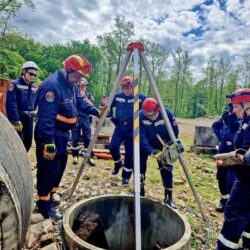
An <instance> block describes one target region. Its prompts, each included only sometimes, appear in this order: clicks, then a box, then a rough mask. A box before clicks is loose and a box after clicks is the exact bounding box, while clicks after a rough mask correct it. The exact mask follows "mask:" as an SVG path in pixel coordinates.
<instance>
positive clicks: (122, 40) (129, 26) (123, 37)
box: [97, 16, 134, 95]
mask: <svg viewBox="0 0 250 250" xmlns="http://www.w3.org/2000/svg"><path fill="white" fill-rule="evenodd" d="M114 20H115V24H114V29H113V31H112V32H109V33H104V34H103V35H99V36H97V40H98V45H99V47H100V49H101V52H102V54H103V58H104V62H103V66H104V67H105V69H104V72H105V73H106V78H105V79H104V82H103V84H104V86H106V88H105V90H106V95H108V94H109V93H110V90H111V88H112V83H113V81H114V78H115V77H116V75H117V74H118V72H119V70H120V66H121V63H122V61H123V59H124V55H125V51H126V48H127V45H128V44H129V42H130V39H131V37H132V36H133V34H134V25H133V23H131V22H129V21H126V19H125V18H124V17H123V16H117V17H116V18H115V19H114Z"/></svg>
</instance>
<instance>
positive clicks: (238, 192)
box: [217, 88, 250, 250]
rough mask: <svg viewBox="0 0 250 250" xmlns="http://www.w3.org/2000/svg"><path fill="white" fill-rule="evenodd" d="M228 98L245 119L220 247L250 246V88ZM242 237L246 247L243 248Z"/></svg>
mask: <svg viewBox="0 0 250 250" xmlns="http://www.w3.org/2000/svg"><path fill="white" fill-rule="evenodd" d="M227 97H228V98H229V102H230V103H232V105H233V112H234V113H235V114H236V116H237V117H238V118H239V119H243V121H242V122H241V125H240V128H239V130H238V132H237V134H236V137H235V140H234V147H235V149H236V150H238V149H240V150H238V153H236V154H234V156H233V157H234V159H236V160H237V163H236V165H235V166H234V167H235V171H236V179H235V181H234V185H233V188H232V191H231V194H230V197H229V199H228V201H227V203H226V206H225V209H224V223H223V227H222V230H221V233H220V235H219V239H218V244H217V250H224V249H250V89H249V88H244V89H239V90H236V91H235V92H233V93H232V94H231V95H228V96H227ZM244 150H245V151H244ZM236 152H237V151H236ZM244 152H246V153H244ZM217 159H219V158H217ZM224 160H225V159H224ZM221 162H222V164H223V160H221ZM235 162H236V161H235ZM241 237H242V248H239V245H238V243H239V240H240V238H241Z"/></svg>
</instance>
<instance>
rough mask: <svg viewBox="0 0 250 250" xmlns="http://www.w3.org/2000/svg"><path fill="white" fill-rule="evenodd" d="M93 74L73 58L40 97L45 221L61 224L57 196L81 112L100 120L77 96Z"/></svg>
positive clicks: (38, 128)
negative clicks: (71, 134)
mask: <svg viewBox="0 0 250 250" xmlns="http://www.w3.org/2000/svg"><path fill="white" fill-rule="evenodd" d="M91 74H92V65H91V64H90V63H89V62H88V60H87V59H86V58H85V57H84V56H82V55H71V56H69V57H68V58H67V59H66V60H65V61H64V68H63V69H61V70H58V71H56V72H55V73H54V74H52V75H51V76H49V77H48V78H47V79H45V80H44V81H43V82H42V84H41V85H40V87H39V90H38V93H37V103H38V113H37V123H36V127H35V141H36V146H37V147H36V156H37V191H38V200H37V207H38V210H39V212H40V213H41V214H42V215H43V216H44V217H45V218H48V217H50V218H51V219H53V220H60V219H61V218H62V214H60V213H59V212H57V211H56V209H55V208H54V206H56V205H58V204H59V203H60V200H58V199H55V198H54V194H55V192H56V191H57V188H58V186H59V184H60V181H61V178H62V176H63V173H64V170H65V167H66V164H67V158H68V156H67V151H66V148H67V143H68V131H69V130H70V129H72V128H73V127H74V126H75V125H76V122H77V117H78V112H77V110H81V111H83V112H86V113H89V114H93V115H95V116H101V115H102V113H103V111H104V109H103V110H101V111H99V110H98V109H97V108H95V107H94V106H90V105H89V104H88V103H87V102H85V101H84V100H83V98H82V97H81V96H79V95H77V88H76V83H77V82H79V81H80V79H81V78H82V77H85V76H90V75H91Z"/></svg>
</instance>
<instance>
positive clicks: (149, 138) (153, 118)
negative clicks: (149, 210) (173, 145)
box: [140, 98, 179, 208]
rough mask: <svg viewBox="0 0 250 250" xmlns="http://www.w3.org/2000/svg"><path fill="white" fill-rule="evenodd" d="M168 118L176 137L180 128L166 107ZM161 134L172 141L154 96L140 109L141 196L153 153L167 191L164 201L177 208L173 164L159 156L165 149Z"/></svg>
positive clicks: (167, 140) (168, 140)
mask: <svg viewBox="0 0 250 250" xmlns="http://www.w3.org/2000/svg"><path fill="white" fill-rule="evenodd" d="M165 110H166V113H167V116H168V119H169V121H170V124H171V126H172V129H173V131H174V134H175V136H176V138H177V137H178V134H179V128H178V125H177V123H176V120H175V117H174V114H173V113H172V111H170V109H168V108H165ZM158 135H159V136H160V137H161V138H162V140H163V141H164V142H165V143H166V144H167V143H168V142H170V141H171V138H170V136H169V134H168V131H167V128H166V125H165V122H164V120H163V118H162V115H161V113H160V110H159V104H158V102H157V101H156V100H155V99H153V98H147V99H146V100H145V101H144V102H143V104H142V110H141V111H140V170H141V196H144V195H145V189H144V182H145V174H146V170H147V160H148V156H149V155H151V156H153V157H154V158H156V159H157V160H158V161H157V162H158V166H159V170H160V174H161V178H162V183H163V187H164V191H165V199H164V203H165V204H166V205H168V206H170V207H173V208H175V204H174V203H173V198H172V190H173V165H170V164H163V163H162V161H160V160H159V156H160V155H161V152H162V150H163V145H162V143H161V142H160V141H159V139H158V138H157V136H158Z"/></svg>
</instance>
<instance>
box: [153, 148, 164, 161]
mask: <svg viewBox="0 0 250 250" xmlns="http://www.w3.org/2000/svg"><path fill="white" fill-rule="evenodd" d="M151 156H152V157H153V158H155V159H156V160H157V161H161V160H162V151H160V150H158V149H155V150H154V151H153V152H152V153H151Z"/></svg>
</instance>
